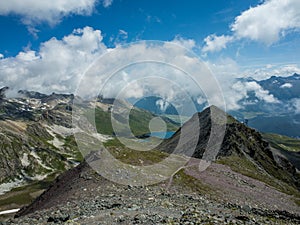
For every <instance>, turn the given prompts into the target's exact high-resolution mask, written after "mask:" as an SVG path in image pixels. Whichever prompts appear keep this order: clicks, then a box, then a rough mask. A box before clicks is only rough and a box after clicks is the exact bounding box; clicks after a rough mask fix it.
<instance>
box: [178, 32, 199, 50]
mask: <svg viewBox="0 0 300 225" xmlns="http://www.w3.org/2000/svg"><path fill="white" fill-rule="evenodd" d="M172 42H173V43H175V44H178V45H180V46H183V47H184V48H187V49H189V50H192V49H193V48H195V47H196V43H195V40H193V39H185V38H182V37H180V36H178V35H177V36H176V37H175V38H174V39H173V41H172Z"/></svg>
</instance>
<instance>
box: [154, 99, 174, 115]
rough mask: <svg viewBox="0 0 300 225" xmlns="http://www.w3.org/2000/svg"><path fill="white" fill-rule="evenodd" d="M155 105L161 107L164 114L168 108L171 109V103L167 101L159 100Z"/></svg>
mask: <svg viewBox="0 0 300 225" xmlns="http://www.w3.org/2000/svg"><path fill="white" fill-rule="evenodd" d="M155 104H156V105H157V106H158V107H159V109H160V110H161V111H162V112H165V111H166V110H167V108H168V107H169V105H170V104H169V103H168V102H167V101H164V100H162V99H159V100H157V101H156V102H155Z"/></svg>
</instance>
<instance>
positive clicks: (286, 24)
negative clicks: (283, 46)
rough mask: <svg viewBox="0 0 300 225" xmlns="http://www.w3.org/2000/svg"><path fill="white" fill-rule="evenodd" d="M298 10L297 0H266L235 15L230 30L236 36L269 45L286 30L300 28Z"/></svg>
mask: <svg viewBox="0 0 300 225" xmlns="http://www.w3.org/2000/svg"><path fill="white" fill-rule="evenodd" d="M299 10H300V1H299V0H266V1H265V2H264V3H263V4H261V5H258V6H256V7H253V8H250V9H248V10H246V11H244V12H243V13H242V14H241V15H239V16H238V17H236V18H235V21H234V23H233V24H232V25H231V30H232V31H233V32H234V33H235V35H236V36H237V37H238V38H249V39H251V40H254V41H260V42H263V43H265V44H267V45H271V44H273V43H275V42H277V41H278V40H279V39H280V38H281V37H283V36H285V33H286V32H287V31H289V30H293V29H299V28H300V14H299Z"/></svg>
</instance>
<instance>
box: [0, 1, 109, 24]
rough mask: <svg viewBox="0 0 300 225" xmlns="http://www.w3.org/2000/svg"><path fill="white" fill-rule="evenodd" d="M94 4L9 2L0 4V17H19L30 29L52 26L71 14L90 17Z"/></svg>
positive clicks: (77, 2) (87, 2)
mask: <svg viewBox="0 0 300 225" xmlns="http://www.w3.org/2000/svg"><path fill="white" fill-rule="evenodd" d="M96 2H97V0H76V1H73V0H51V1H36V0H22V1H20V0H9V1H2V2H1V4H0V15H4V16H5V15H10V14H14V15H19V16H20V17H21V21H22V22H23V23H24V24H25V25H27V26H29V27H31V28H32V27H34V25H36V24H39V23H41V22H46V23H48V24H50V25H52V26H53V25H55V24H57V23H58V22H59V21H60V20H61V19H62V18H63V17H64V16H68V15H72V14H77V15H90V14H91V13H92V12H93V10H94V7H95V5H96ZM111 2H112V1H109V0H105V1H104V2H103V4H104V6H106V5H107V6H108V5H109V4H111Z"/></svg>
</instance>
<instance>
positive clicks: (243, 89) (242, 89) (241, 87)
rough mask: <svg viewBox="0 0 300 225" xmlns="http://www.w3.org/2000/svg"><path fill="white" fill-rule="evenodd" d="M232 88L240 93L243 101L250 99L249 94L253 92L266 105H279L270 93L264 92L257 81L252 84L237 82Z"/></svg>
mask: <svg viewBox="0 0 300 225" xmlns="http://www.w3.org/2000/svg"><path fill="white" fill-rule="evenodd" d="M232 88H233V89H234V90H235V91H236V92H237V93H239V95H240V97H241V99H243V98H247V97H248V92H250V91H253V92H254V94H255V96H256V97H257V98H258V99H259V100H262V101H265V102H266V103H279V100H278V99H276V98H275V97H274V96H273V95H272V94H270V93H269V91H267V90H264V89H263V88H262V87H261V86H260V85H259V84H258V83H256V82H255V81H251V82H244V83H243V82H240V81H239V82H237V83H235V84H233V86H232Z"/></svg>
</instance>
